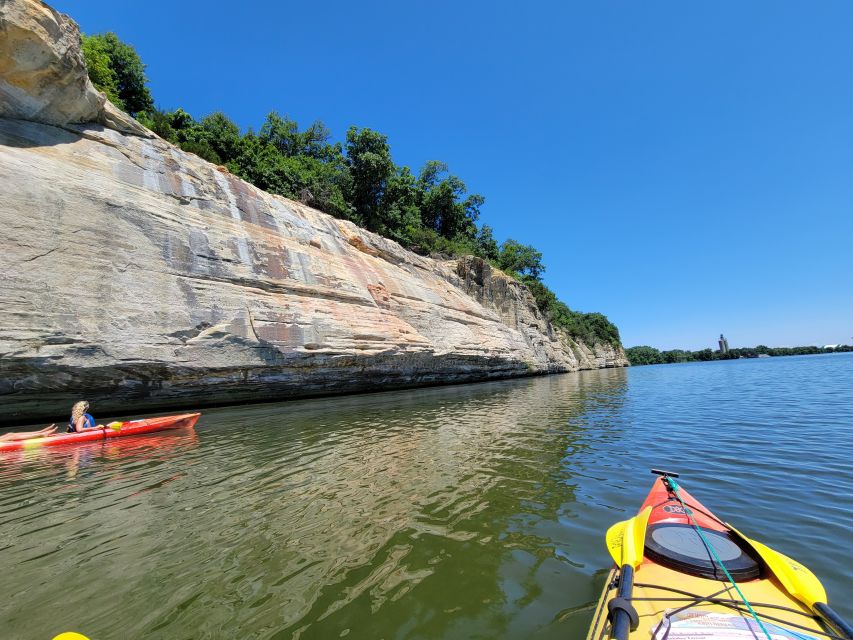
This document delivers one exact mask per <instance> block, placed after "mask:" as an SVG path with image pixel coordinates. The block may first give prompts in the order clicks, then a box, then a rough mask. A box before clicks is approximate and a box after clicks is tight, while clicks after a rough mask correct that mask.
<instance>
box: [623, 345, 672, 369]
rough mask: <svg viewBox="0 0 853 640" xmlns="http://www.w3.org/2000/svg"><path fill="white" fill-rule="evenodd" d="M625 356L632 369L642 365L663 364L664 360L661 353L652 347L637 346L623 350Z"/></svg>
mask: <svg viewBox="0 0 853 640" xmlns="http://www.w3.org/2000/svg"><path fill="white" fill-rule="evenodd" d="M625 355H626V356H627V358H628V362H630V363H631V366H632V367H637V366H640V365H644V364H663V362H664V359H663V356H662V355H661V352H660V351H658V350H657V349H655V348H654V347H649V346H645V345H643V346H639V347H631V348H630V349H625Z"/></svg>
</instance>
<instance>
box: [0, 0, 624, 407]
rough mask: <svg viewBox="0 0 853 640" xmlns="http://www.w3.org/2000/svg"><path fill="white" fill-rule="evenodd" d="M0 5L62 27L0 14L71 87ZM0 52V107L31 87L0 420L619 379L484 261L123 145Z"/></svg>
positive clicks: (138, 142) (7, 158)
mask: <svg viewBox="0 0 853 640" xmlns="http://www.w3.org/2000/svg"><path fill="white" fill-rule="evenodd" d="M10 5H15V6H17V7H18V9H16V10H18V11H21V9H20V8H21V7H24V8H28V9H29V11H30V12H31V13H34V14H35V15H36V16H40V17H42V18H43V17H44V16H45V15H48V14H49V15H50V16H51V18H50V20H48V22H50V21H51V20H52V21H53V22H50V24H66V25H67V22H68V21H67V18H65V17H64V16H61V15H60V14H56V13H55V12H52V10H49V9H47V8H46V7H44V5H41V4H40V3H35V2H13V3H6V4H3V3H2V2H0V34H4V37H6V35H7V34H10V33H14V34H16V36H15V38H16V39H17V41H24V42H30V41H33V42H36V43H37V44H36V45H33V44H29V45H27V46H28V47H29V48H30V49H31V50H42V49H50V48H51V47H53V48H54V49H62V50H65V51H66V53H65V54H63V55H59V53H57V54H56V55H45V56H43V57H42V58H41V59H42V60H43V62H42V64H43V65H45V68H43V69H41V68H40V69H36V70H34V71H33V72H32V73H34V74H36V75H38V76H39V77H42V78H53V77H56V76H57V74H58V77H59V79H58V80H56V84H58V85H59V86H61V87H68V86H71V85H74V84H75V83H76V82H77V80H76V79H75V80H73V81H72V80H71V79H70V78H71V76H73V77H74V78H77V77H79V74H80V68H79V67H80V65H81V64H82V56H80V55H78V54H79V42H78V43H77V44H76V45H74V46H76V47H77V49H76V53H75V52H74V51H73V49H74V46H72V44H69V42H70V40H73V39H74V37H72V36H71V35H69V34H70V32H69V30H68V28H67V27H63V28H62V29H60V31H59V32H56V31H55V30H52V29H47V28H41V27H39V28H35V27H31V28H30V30H29V31H27V30H25V29H23V28H20V29H19V28H18V27H17V26H15V27H14V28H11V27H10V22H9V19H8V14H9V6H10ZM16 19H17V22H16V23H15V25H17V24H24V23H27V20H26V19H25V17H24V18H21V17H20V15H19V16H18V17H17V18H16ZM63 21H66V22H63ZM30 24H37V25H40V24H41V23H40V22H38V20H35V18H32V20H30ZM72 24H73V23H72ZM16 29H17V31H16ZM74 33H75V34H76V33H77V32H76V31H74ZM57 34H59V35H57ZM63 34H64V35H63ZM75 37H76V36H75ZM78 40H79V38H78ZM9 51H20V47H18V48H17V49H16V45H15V42H10V39H9V38H7V39H6V40H5V41H3V44H2V45H0V77H2V81H0V96H4V98H3V99H4V100H5V96H7V95H8V94H9V90H8V89H7V88H3V87H8V86H10V84H9V77H10V76H12V77H14V78H16V80H15V81H14V86H15V87H16V91H18V93H17V94H15V95H18V96H19V99H18V103H19V104H24V105H25V104H28V103H27V100H26V99H20V95H22V94H21V92H23V94H26V92H27V91H29V90H28V89H26V87H27V86H32V87H35V89H33V91H34V92H35V93H34V94H33V101H32V104H37V103H38V104H40V105H41V106H40V107H39V108H38V109H36V110H34V111H26V110H23V111H22V110H21V109H20V108H19V109H17V110H15V109H14V108H13V109H10V108H9V103H8V102H7V103H6V105H5V106H4V107H2V109H1V110H0V113H3V114H5V115H7V116H8V115H15V116H17V118H9V117H5V118H0V192H2V194H3V197H2V199H0V238H2V241H3V246H4V250H3V251H2V252H0V273H2V274H3V276H2V278H0V302H2V307H3V313H2V314H0V403H2V406H3V409H4V411H3V412H2V416H0V420H2V421H4V422H6V423H10V422H11V423H15V422H31V421H33V420H37V419H41V418H49V417H54V416H57V415H62V414H64V413H67V411H68V408H69V407H70V405H71V403H72V402H73V401H74V400H76V399H79V398H82V397H85V398H87V399H88V400H90V401H91V402H92V403H93V406H95V407H97V412H98V414H99V415H105V414H108V413H128V412H130V411H140V412H142V411H153V410H155V409H162V408H171V407H199V406H203V405H205V404H210V403H225V402H237V401H250V400H267V399H275V398H287V397H304V396H310V395H320V394H329V393H345V392H356V391H367V390H380V389H389V388H394V387H406V386H416V385H423V384H436V383H448V382H462V381H474V380H485V379H493V378H501V377H510V376H518V375H527V374H536V373H546V372H562V371H573V370H577V369H586V368H598V367H614V366H625V365H627V361H626V359H625V356H624V353H623V352H622V350H621V348H614V347H612V346H610V345H585V344H582V343H579V342H576V341H573V340H572V339H571V338H569V337H568V336H567V335H565V334H564V333H563V332H561V331H559V330H557V329H555V328H554V327H553V326H551V325H550V324H549V323H548V322H547V321H546V320H545V319H544V318H543V317H542V315H541V314H540V313H539V311H538V310H537V308H536V306H535V303H534V301H533V299H532V297H531V296H530V294H529V292H528V291H527V290H526V289H525V288H524V287H522V286H520V285H519V284H518V283H517V282H515V281H514V280H512V279H511V278H508V277H507V276H505V275H504V274H503V273H501V272H500V271H497V270H494V269H492V268H491V267H490V266H489V265H488V264H486V263H484V262H483V261H482V260H479V259H476V258H464V259H460V260H450V261H437V260H432V259H430V258H425V257H421V256H418V255H416V254H414V253H411V252H409V251H406V250H405V249H403V248H401V247H400V246H399V245H397V244H396V243H394V242H392V241H390V240H387V239H385V238H382V237H380V236H377V235H375V234H372V233H369V232H367V231H364V230H363V229H360V228H358V227H356V226H355V225H353V224H351V223H349V222H346V221H342V220H338V219H335V218H332V217H331V216H328V215H326V214H323V213H320V212H318V211H316V210H313V209H310V208H308V207H305V206H303V205H301V204H299V203H297V202H293V201H290V200H287V199H285V198H281V197H278V196H273V195H270V194H267V193H265V192H263V191H260V190H258V189H256V188H255V187H253V186H251V185H250V184H247V183H246V182H243V181H242V180H240V179H238V178H236V177H234V176H232V175H230V174H229V173H228V172H227V171H225V170H224V169H223V168H220V167H216V166H214V165H211V164H209V163H207V162H205V161H203V160H201V159H199V158H198V157H196V156H194V155H192V154H188V153H184V152H183V151H181V150H180V149H178V148H176V147H174V146H172V145H170V144H168V143H166V142H164V141H163V140H161V139H159V138H157V137H156V136H153V134H150V132H147V130H146V136H147V137H143V136H139V135H134V134H133V133H128V132H131V131H132V130H133V129H132V127H128V126H126V125H124V124H122V123H121V122H110V119H109V118H107V117H102V116H101V115H98V113H95V114H94V115H92V112H91V110H90V111H87V110H86V109H88V106H87V105H90V104H91V101H90V92H89V90H88V88H87V87H86V83H88V79H86V82H85V83H83V90H82V91H81V92H80V93H79V95H78V98H77V101H78V102H79V103H80V104H75V103H74V100H72V99H71V98H70V97H69V95H70V94H69V93H68V91H57V92H54V93H53V95H55V96H61V97H54V98H49V97H46V96H50V95H52V93H51V86H52V83H53V82H54V81H53V80H51V81H49V82H42V81H33V82H32V83H29V84H28V83H27V82H26V81H25V78H24V76H25V74H23V73H22V72H20V68H19V67H20V65H19V67H15V64H17V63H16V62H15V61H11V62H10V60H9V59H8V58H9V55H10V54H9ZM69 52H70V53H69ZM17 59H24V60H29V61H30V62H28V64H31V65H32V64H34V63H32V59H31V58H27V57H26V56H24V57H23V58H21V56H20V55H19V56H18V58H16V60H17ZM69 60H72V61H73V64H72V65H71V66H70V67H67V64H68V61H69ZM10 69H11V72H10ZM16 69H17V70H16ZM63 73H64V74H67V76H68V78H67V79H68V81H67V82H64V81H63V80H62V78H63V77H64V76H63ZM83 73H84V74H85V69H83ZM4 83H5V84H4ZM88 86H89V87H91V85H88ZM4 92H5V93H4ZM12 93H15V92H12ZM27 95H29V94H27ZM101 97H103V96H101ZM39 100H41V101H42V102H39ZM56 101H58V103H56V104H54V102H56ZM101 104H103V103H101ZM107 104H108V103H107ZM96 111H97V110H96ZM63 113H65V114H67V115H66V116H62V114H63ZM45 114H50V116H49V117H47V116H45ZM68 114H70V115H68ZM81 114H82V115H81ZM87 114H88V115H87ZM84 116H85V118H87V119H91V120H94V121H97V122H100V124H92V123H90V124H74V122H75V121H77V120H79V119H81V118H84ZM46 122H50V124H47V123H46ZM104 124H107V125H110V127H111V128H108V127H106V126H104ZM133 124H134V125H135V124H136V123H133ZM136 126H138V125H136Z"/></svg>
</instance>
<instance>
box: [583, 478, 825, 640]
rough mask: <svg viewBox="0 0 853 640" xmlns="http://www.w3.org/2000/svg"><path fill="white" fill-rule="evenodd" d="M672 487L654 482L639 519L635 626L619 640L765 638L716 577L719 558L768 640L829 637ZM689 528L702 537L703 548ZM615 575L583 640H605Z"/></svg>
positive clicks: (736, 541) (730, 536)
mask: <svg viewBox="0 0 853 640" xmlns="http://www.w3.org/2000/svg"><path fill="white" fill-rule="evenodd" d="M671 486H676V485H675V483H671V484H670V482H669V480H668V479H666V478H658V479H657V480H656V481H655V483H654V485H653V486H652V489H651V491H650V492H649V494H648V496H647V498H646V500H645V502H644V503H643V505H642V507H641V508H640V514H639V515H638V516H637V519H640V518H641V516H642V515H643V514H645V516H646V518H647V524H643V527H644V529H645V531H644V533H643V534H641V538H640V539H638V540H637V542H638V543H639V544H640V545H641V546H640V547H639V548H638V549H639V551H640V553H641V555H635V556H634V557H635V558H637V561H636V562H638V563H639V564H634V565H633V566H634V570H633V578H632V579H631V578H628V580H629V581H631V582H633V589H632V590H631V591H630V592H629V593H630V596H628V597H627V600H628V601H629V603H630V605H631V606H633V609H634V610H635V611H636V614H637V620H638V625H637V627H636V628H635V629H634V630H632V631H630V632H628V635H627V636H623V637H627V638H629V639H635V638H642V639H643V640H650V639H651V640H661V639H663V638H670V639H674V640H681V639H683V638H691V639H693V638H708V639H709V640H710V639H712V638H720V639H724V640H733V639H735V638H749V639H752V638H758V639H761V638H766V637H767V636H766V635H765V632H764V631H763V630H761V629H760V628H759V626H758V623H756V622H755V620H754V618H753V617H752V615H751V614H750V613H749V610H748V608H747V606H746V605H745V604H744V601H743V599H742V598H741V596H740V595H739V594H738V592H737V590H736V589H735V587H734V586H733V585H732V583H731V582H730V581H729V579H728V577H727V576H726V575H724V572H722V571H721V570H720V567H719V564H718V561H719V560H720V557H719V556H723V557H724V558H725V559H724V560H723V562H724V564H725V566H726V568H727V569H728V570H729V571H730V572H732V573H734V574H735V575H737V572H738V571H740V572H741V575H742V577H735V581H736V582H737V586H738V587H739V588H740V591H741V592H742V593H743V596H744V597H745V598H746V600H747V601H748V602H749V603H750V604H751V606H752V607H753V609H754V610H755V612H756V614H757V615H758V618H759V620H761V623H762V624H763V625H764V626H765V628H766V630H767V632H768V633H770V635H771V637H772V638H773V640H789V639H792V640H793V639H798V640H803V639H806V640H812V639H816V638H826V637H827V632H829V634H832V631H831V630H830V629H829V628H828V627H827V626H825V625H824V623H823V622H822V621H821V620H819V619H818V618H817V617H815V614H814V612H813V611H812V610H811V609H810V608H809V607H808V606H806V605H805V604H803V603H802V602H801V601H800V600H798V599H797V598H796V597H794V596H793V595H790V594H789V592H788V590H786V588H785V587H784V586H783V584H782V583H781V582H780V581H779V580H778V579H777V577H776V575H774V573H773V572H772V571H771V570H770V569H769V567H768V566H767V565H766V564H765V563H764V562H763V560H762V559H760V558H758V557H757V556H756V554H755V551H754V549H752V548H750V546H749V545H748V544H745V539H743V540H741V538H742V537H741V534H739V533H736V532H734V531H733V530H732V528H731V527H730V526H729V525H727V524H726V523H724V522H722V521H721V520H719V519H718V518H717V517H716V516H715V515H714V514H713V513H711V512H710V511H709V510H708V509H707V508H706V507H705V506H704V505H702V503H701V502H699V501H698V500H696V499H695V498H693V497H692V496H691V495H690V494H689V493H688V492H687V491H685V490H684V488H683V487H677V491H678V494H675V493H673V490H671ZM694 525H697V526H698V527H699V528H700V529H701V531H702V532H703V533H704V536H705V537H704V538H701V543H700V542H699V541H700V536H699V535H698V530H696V529H695V526H694ZM617 526H618V525H614V528H616V527H617ZM694 531H695V532H694ZM625 535H626V536H627V534H625ZM614 542H615V543H616V544H617V545H620V546H621V545H623V544H625V543H624V541H623V540H622V538H620V537H615V538H614ZM742 542H743V544H742ZM610 543H611V540H610V533H609V532H608V545H610ZM750 544H753V545H754V544H755V543H754V542H751V543H750ZM708 545H711V547H712V548H713V549H714V551H715V552H717V554H718V555H716V556H714V557H715V558H716V561H714V560H711V554H710V552H709V547H708ZM612 552H613V549H611V553H612ZM617 557H618V556H614V558H617ZM623 557H624V556H623ZM791 562H793V561H791ZM620 572H621V569H620V567H619V566H614V567H613V568H612V570H611V571H610V573H609V575H608V577H607V581H606V582H605V584H604V589H603V590H602V593H601V597H600V599H599V601H598V605H597V607H596V609H595V614H594V616H593V621H592V624H591V626H590V630H589V633H588V635H587V640H603V639H605V638H609V637H610V635H611V632H612V629H611V622H610V620H609V619H608V618H609V616H608V608H609V605H610V602H611V601H612V600H614V599H616V598H617V595H618V584H619V579H620ZM626 575H628V574H626ZM821 589H822V587H821ZM824 597H825V596H824ZM620 608H621V607H620ZM670 623H672V626H671V628H669V629H668V628H667V627H668V626H669V625H670ZM626 631H627V629H626ZM830 637H836V636H833V635H830Z"/></svg>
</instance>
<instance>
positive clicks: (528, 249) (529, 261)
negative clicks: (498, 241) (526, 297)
mask: <svg viewBox="0 0 853 640" xmlns="http://www.w3.org/2000/svg"><path fill="white" fill-rule="evenodd" d="M498 266H499V267H500V268H501V269H503V270H504V271H508V272H511V273H516V274H518V275H520V276H529V277H530V278H532V279H533V280H539V279H540V278H541V277H542V274H543V273H544V272H545V266H544V265H543V264H542V253H541V252H540V251H537V250H536V249H535V248H533V247H532V246H530V245H527V244H521V243H520V242H517V241H516V240H513V239H512V238H510V239H508V240H506V241H505V242H504V243H503V244H502V245H501V252H500V255H499V256H498Z"/></svg>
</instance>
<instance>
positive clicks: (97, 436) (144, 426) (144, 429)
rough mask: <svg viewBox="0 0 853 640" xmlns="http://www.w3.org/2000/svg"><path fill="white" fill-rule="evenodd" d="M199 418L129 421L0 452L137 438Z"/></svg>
mask: <svg viewBox="0 0 853 640" xmlns="http://www.w3.org/2000/svg"><path fill="white" fill-rule="evenodd" d="M200 416H201V414H200V413H184V414H181V415H177V416H163V417H160V418H147V419H144V420H131V421H129V422H124V423H122V425H121V428H120V429H107V428H105V429H91V430H89V431H83V432H81V433H60V434H57V435H54V436H48V437H47V438H30V439H29V440H15V441H12V442H0V451H21V450H23V449H40V448H42V447H55V446H57V445H62V444H77V443H78V442H91V441H93V440H106V439H109V438H121V437H123V436H138V435H141V434H144V433H153V432H155V431H164V430H165V429H180V428H182V427H192V426H194V425H195V423H196V422H198V419H199V417H200Z"/></svg>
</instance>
